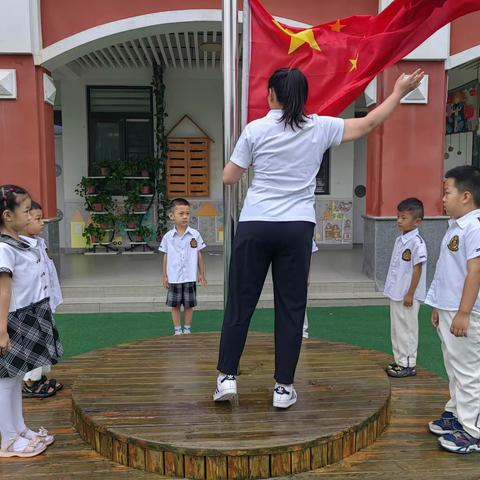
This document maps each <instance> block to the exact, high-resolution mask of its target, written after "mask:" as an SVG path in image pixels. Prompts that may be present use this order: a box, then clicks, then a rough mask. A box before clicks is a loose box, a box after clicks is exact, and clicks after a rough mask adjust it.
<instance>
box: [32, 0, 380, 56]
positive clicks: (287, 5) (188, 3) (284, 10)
mask: <svg viewBox="0 0 480 480" xmlns="http://www.w3.org/2000/svg"><path fill="white" fill-rule="evenodd" d="M239 3H240V8H241V7H242V5H241V2H239ZM262 3H263V4H264V5H265V7H266V8H267V9H268V10H269V12H270V13H272V14H274V15H278V16H281V17H285V18H290V19H293V20H297V21H300V22H305V23H309V24H312V25H316V24H319V23H325V22H328V21H330V20H333V19H337V18H343V17H348V16H351V15H375V14H376V13H377V12H378V0H354V1H353V0H335V1H332V0H302V2H301V8H300V7H299V4H298V2H292V1H291V0H263V2H262ZM208 8H215V9H221V8H222V2H221V1H220V0H182V1H179V0H162V1H159V0H135V1H131V0H124V1H120V0H83V1H82V2H81V6H80V4H79V3H77V2H73V1H72V0H65V1H58V0H42V2H41V15H42V37H43V46H44V47H47V46H48V45H51V44H52V43H55V42H58V41H59V40H61V39H62V38H66V37H69V36H71V35H74V34H75V33H78V32H81V31H83V30H87V29H89V28H92V27H95V26H98V25H102V24H104V23H108V22H114V21H116V20H120V19H123V18H129V17H135V16H139V15H145V14H148V13H154V12H162V11H169V10H189V9H208Z"/></svg>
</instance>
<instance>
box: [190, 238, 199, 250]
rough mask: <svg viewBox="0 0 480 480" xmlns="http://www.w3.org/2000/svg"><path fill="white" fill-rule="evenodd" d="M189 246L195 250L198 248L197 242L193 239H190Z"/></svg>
mask: <svg viewBox="0 0 480 480" xmlns="http://www.w3.org/2000/svg"><path fill="white" fill-rule="evenodd" d="M190 246H191V247H192V248H197V247H198V242H197V241H196V240H195V239H194V238H192V239H191V240H190Z"/></svg>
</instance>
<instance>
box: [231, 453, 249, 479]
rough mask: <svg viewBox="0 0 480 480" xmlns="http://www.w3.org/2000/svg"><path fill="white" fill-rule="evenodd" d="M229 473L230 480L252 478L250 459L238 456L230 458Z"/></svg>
mask: <svg viewBox="0 0 480 480" xmlns="http://www.w3.org/2000/svg"><path fill="white" fill-rule="evenodd" d="M227 471H228V478H229V480H230V479H232V480H244V479H247V478H250V475H249V466H248V457H247V456H245V455H244V456H237V457H228V459H227Z"/></svg>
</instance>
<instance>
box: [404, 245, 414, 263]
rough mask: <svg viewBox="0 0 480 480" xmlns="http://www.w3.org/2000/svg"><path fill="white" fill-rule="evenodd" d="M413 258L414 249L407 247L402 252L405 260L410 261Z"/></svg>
mask: <svg viewBox="0 0 480 480" xmlns="http://www.w3.org/2000/svg"><path fill="white" fill-rule="evenodd" d="M411 259H412V251H411V250H410V249H409V248H407V249H406V250H405V251H404V252H403V253H402V260H405V262H409V261H410V260H411Z"/></svg>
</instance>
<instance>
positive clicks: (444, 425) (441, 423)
mask: <svg viewBox="0 0 480 480" xmlns="http://www.w3.org/2000/svg"><path fill="white" fill-rule="evenodd" d="M428 428H429V429H430V431H431V432H432V433H434V434H435V435H446V434H448V433H454V432H456V431H457V430H463V427H462V424H461V423H460V422H459V421H458V420H457V417H455V415H454V414H453V413H452V412H447V411H445V412H443V413H442V415H441V416H440V418H439V419H438V420H433V421H431V422H429V424H428Z"/></svg>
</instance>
